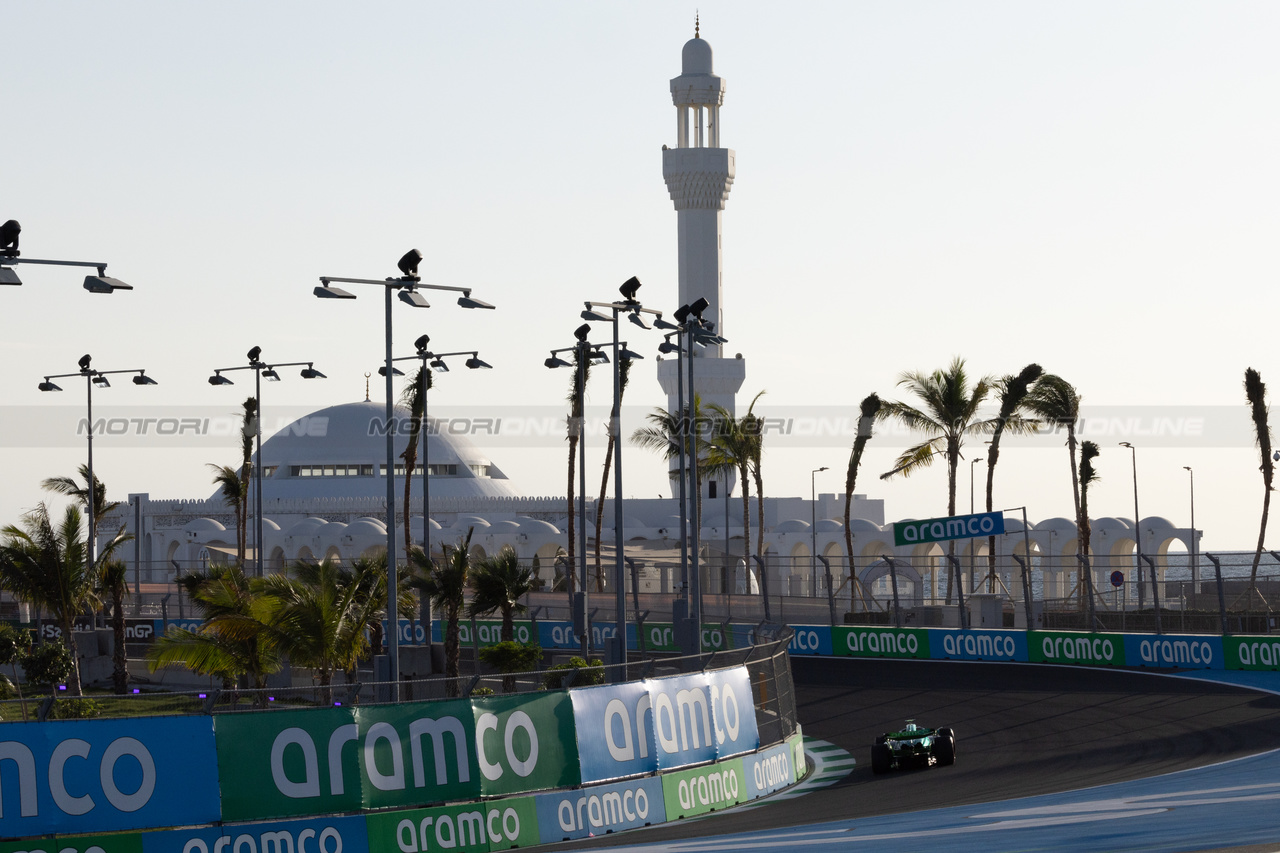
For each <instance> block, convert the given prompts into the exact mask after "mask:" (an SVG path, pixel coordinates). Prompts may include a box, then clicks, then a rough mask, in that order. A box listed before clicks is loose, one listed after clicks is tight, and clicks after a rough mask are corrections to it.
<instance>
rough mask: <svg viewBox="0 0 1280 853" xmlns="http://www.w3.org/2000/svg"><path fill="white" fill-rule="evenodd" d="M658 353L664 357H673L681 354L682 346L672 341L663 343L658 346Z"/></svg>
mask: <svg viewBox="0 0 1280 853" xmlns="http://www.w3.org/2000/svg"><path fill="white" fill-rule="evenodd" d="M658 352H660V353H663V354H664V355H671V354H672V353H676V352H680V346H679V344H673V343H672V342H671V341H663V342H662V343H660V344H658Z"/></svg>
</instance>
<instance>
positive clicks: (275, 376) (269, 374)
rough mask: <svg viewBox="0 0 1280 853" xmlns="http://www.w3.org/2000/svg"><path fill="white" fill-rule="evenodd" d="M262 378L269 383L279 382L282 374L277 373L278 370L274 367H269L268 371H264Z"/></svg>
mask: <svg viewBox="0 0 1280 853" xmlns="http://www.w3.org/2000/svg"><path fill="white" fill-rule="evenodd" d="M262 378H263V379H265V380H267V381H268V382H279V381H280V374H279V373H276V369H275V368H274V367H268V368H267V369H266V370H264V371H262Z"/></svg>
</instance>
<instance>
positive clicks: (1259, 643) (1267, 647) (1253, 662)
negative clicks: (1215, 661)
mask: <svg viewBox="0 0 1280 853" xmlns="http://www.w3.org/2000/svg"><path fill="white" fill-rule="evenodd" d="M1222 652H1223V657H1224V659H1225V660H1224V663H1225V664H1226V668H1227V669H1280V637H1232V636H1224V637H1223V638H1222Z"/></svg>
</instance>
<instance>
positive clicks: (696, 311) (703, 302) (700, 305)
mask: <svg viewBox="0 0 1280 853" xmlns="http://www.w3.org/2000/svg"><path fill="white" fill-rule="evenodd" d="M710 307H711V303H710V302H708V301H707V297H705V296H699V297H698V298H697V299H696V300H695V301H694V303H693V304H692V305H690V306H689V313H691V314H693V316H695V317H697V318H698V319H699V320H701V319H702V312H703V311H706V310H707V309H708V308H710Z"/></svg>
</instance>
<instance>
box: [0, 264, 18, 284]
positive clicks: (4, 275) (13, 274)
mask: <svg viewBox="0 0 1280 853" xmlns="http://www.w3.org/2000/svg"><path fill="white" fill-rule="evenodd" d="M0 284H22V279H20V278H18V271H17V270H15V269H14V268H13V267H0Z"/></svg>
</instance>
